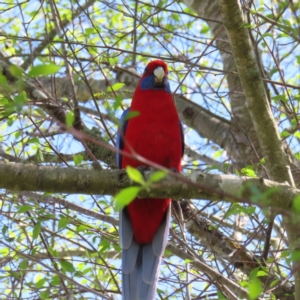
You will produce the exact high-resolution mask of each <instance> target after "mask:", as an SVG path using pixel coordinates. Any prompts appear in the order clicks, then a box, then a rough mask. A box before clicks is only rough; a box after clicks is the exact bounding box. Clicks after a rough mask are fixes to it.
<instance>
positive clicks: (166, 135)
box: [122, 60, 182, 244]
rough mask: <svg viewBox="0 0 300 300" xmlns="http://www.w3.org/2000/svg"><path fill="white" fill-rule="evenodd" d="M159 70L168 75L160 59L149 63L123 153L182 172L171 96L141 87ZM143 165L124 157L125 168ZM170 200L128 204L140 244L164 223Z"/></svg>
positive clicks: (145, 242) (176, 116)
mask: <svg viewBox="0 0 300 300" xmlns="http://www.w3.org/2000/svg"><path fill="white" fill-rule="evenodd" d="M157 67H162V68H163V69H164V73H165V76H167V74H168V70H167V65H166V64H165V63H164V62H163V61H160V60H154V61H152V62H150V63H149V64H148V66H147V69H146V71H145V73H144V75H143V77H142V79H141V81H140V83H139V85H138V87H137V89H136V91H135V93H134V96H133V99H132V104H131V108H130V111H138V112H139V115H138V116H137V117H134V118H131V119H130V120H129V122H128V125H127V128H126V134H125V142H124V151H126V152H129V153H130V147H132V149H134V152H136V153H137V154H139V155H141V156H143V157H145V158H146V159H148V160H150V161H152V162H155V163H157V164H160V165H162V166H164V167H166V168H176V169H177V170H178V171H181V156H182V136H181V132H180V122H179V117H178V113H177V111H176V108H175V104H174V101H173V98H172V95H171V93H169V92H168V91H166V90H165V89H157V90H156V89H146V90H143V89H142V88H141V82H142V80H143V78H145V77H146V76H149V74H153V71H154V70H155V69H156V68H157ZM140 165H142V164H141V163H140V162H138V161H137V160H135V159H134V158H129V157H127V156H123V157H122V168H125V167H126V166H132V167H137V166H140ZM170 202H171V199H150V198H149V199H135V200H134V201H133V202H132V203H130V204H129V205H128V212H129V216H130V220H131V223H132V227H133V232H134V237H135V240H136V241H137V243H138V244H147V243H150V242H151V241H152V240H153V237H154V235H155V233H156V231H157V229H158V227H159V225H160V223H161V222H162V219H163V217H164V215H165V212H166V210H167V208H168V206H169V204H170Z"/></svg>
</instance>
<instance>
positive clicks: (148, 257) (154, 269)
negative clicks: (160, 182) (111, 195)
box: [120, 205, 171, 300]
mask: <svg viewBox="0 0 300 300" xmlns="http://www.w3.org/2000/svg"><path fill="white" fill-rule="evenodd" d="M170 206H171V205H170ZM170 206H169V208H168V211H167V213H166V216H165V218H164V220H163V222H162V223H161V225H160V227H159V229H158V231H157V232H156V234H155V236H154V239H153V241H152V242H151V243H149V244H146V245H139V244H137V243H136V241H135V239H134V238H133V230H132V226H131V223H130V220H129V215H128V213H127V210H126V208H125V209H123V210H122V211H121V212H120V236H121V246H122V249H123V250H122V289H123V297H122V299H123V300H154V299H155V292H156V285H157V282H158V275H159V266H160V260H161V256H162V255H163V252H164V249H165V247H166V244H167V238H168V233H169V223H170V214H171V207H170Z"/></svg>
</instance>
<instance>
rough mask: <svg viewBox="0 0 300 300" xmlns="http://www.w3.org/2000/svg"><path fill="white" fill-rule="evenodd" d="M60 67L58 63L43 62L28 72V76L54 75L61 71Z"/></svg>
mask: <svg viewBox="0 0 300 300" xmlns="http://www.w3.org/2000/svg"><path fill="white" fill-rule="evenodd" d="M59 69H60V67H59V66H58V65H56V64H53V63H50V64H43V65H38V66H34V67H32V68H31V70H30V71H29V72H28V76H30V77H39V76H48V75H53V74H55V73H57V72H58V71H59Z"/></svg>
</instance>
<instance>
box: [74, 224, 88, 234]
mask: <svg viewBox="0 0 300 300" xmlns="http://www.w3.org/2000/svg"><path fill="white" fill-rule="evenodd" d="M90 229H91V228H90V227H88V226H86V225H83V224H80V225H78V226H77V227H76V232H81V231H85V230H90Z"/></svg>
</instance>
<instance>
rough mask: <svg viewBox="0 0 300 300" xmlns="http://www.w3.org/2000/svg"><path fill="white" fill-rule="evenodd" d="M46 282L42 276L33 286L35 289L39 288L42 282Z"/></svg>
mask: <svg viewBox="0 0 300 300" xmlns="http://www.w3.org/2000/svg"><path fill="white" fill-rule="evenodd" d="M45 283H46V278H42V279H40V280H39V281H38V282H37V283H36V284H35V287H36V288H37V289H39V288H41V287H42V286H43V285H44V284H45Z"/></svg>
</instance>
